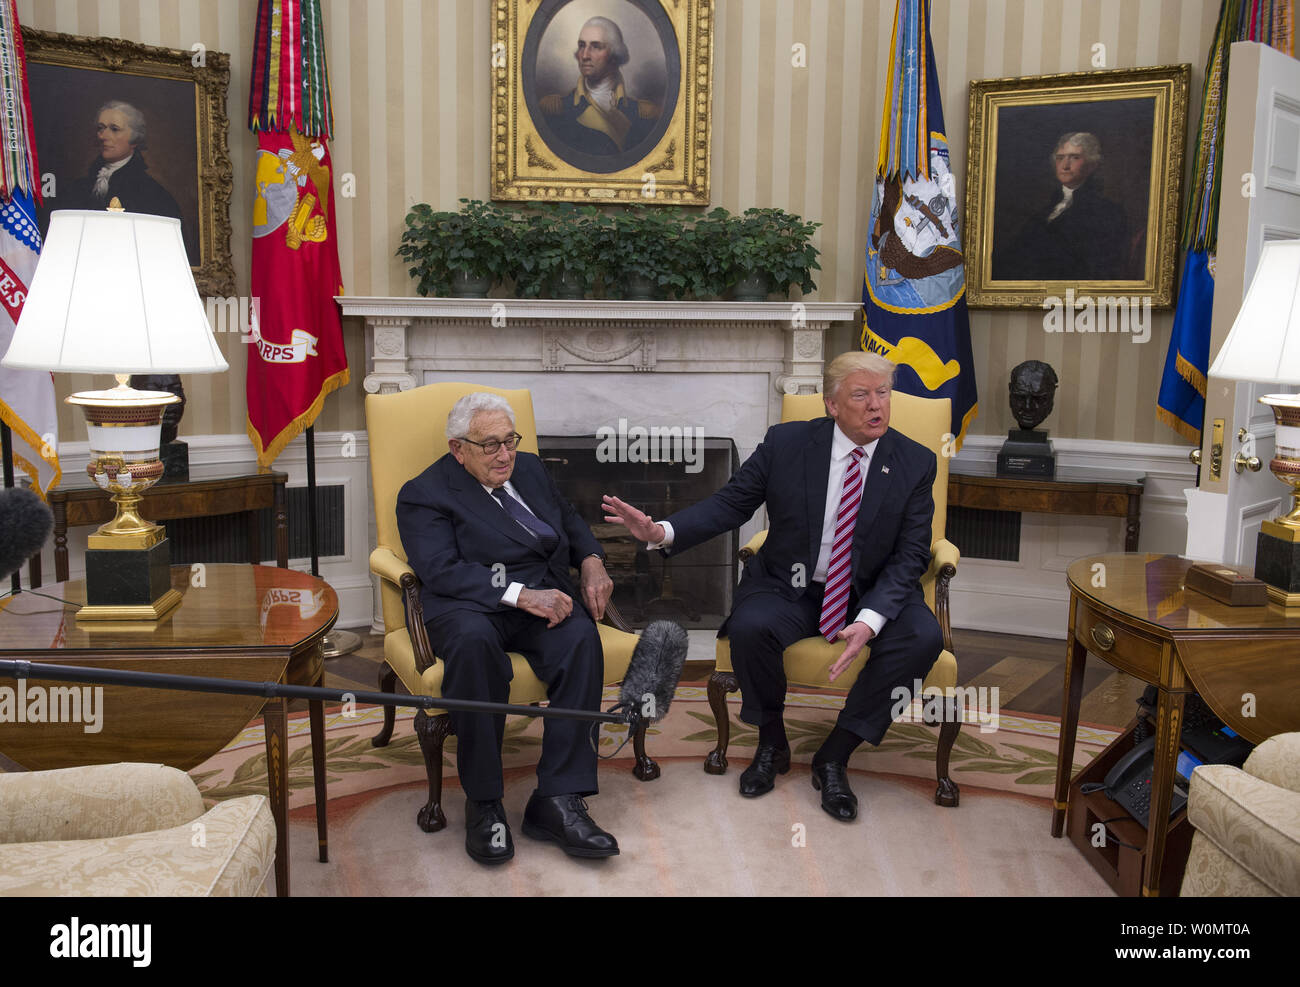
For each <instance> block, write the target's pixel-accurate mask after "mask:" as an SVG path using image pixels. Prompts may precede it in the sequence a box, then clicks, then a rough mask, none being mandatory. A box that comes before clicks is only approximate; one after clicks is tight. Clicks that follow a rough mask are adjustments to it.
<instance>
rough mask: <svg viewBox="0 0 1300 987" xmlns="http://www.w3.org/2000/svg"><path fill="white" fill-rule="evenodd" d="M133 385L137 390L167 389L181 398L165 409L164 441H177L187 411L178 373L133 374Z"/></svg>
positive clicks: (165, 442)
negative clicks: (182, 419)
mask: <svg viewBox="0 0 1300 987" xmlns="http://www.w3.org/2000/svg"><path fill="white" fill-rule="evenodd" d="M131 386H132V387H134V388H135V389H136V390H137V391H166V392H168V393H169V394H175V395H176V396H177V397H178V398H180V402H179V403H177V404H169V405H167V407H166V408H164V409H163V420H162V443H163V445H166V444H167V443H168V442H174V441H176V433H177V431H179V429H180V424H181V415H183V414H184V413H185V388H183V387H181V379H180V377H179V376H177V375H176V374H132V375H131Z"/></svg>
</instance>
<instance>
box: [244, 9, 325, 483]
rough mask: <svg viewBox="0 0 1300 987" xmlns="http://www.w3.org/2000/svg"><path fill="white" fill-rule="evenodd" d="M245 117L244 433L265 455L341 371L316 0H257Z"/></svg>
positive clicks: (274, 451) (261, 457)
mask: <svg viewBox="0 0 1300 987" xmlns="http://www.w3.org/2000/svg"><path fill="white" fill-rule="evenodd" d="M252 62H253V71H252V86H251V89H250V91H249V97H248V126H249V129H250V130H252V131H253V133H255V134H256V135H257V163H256V168H255V176H256V177H255V180H254V187H255V193H254V201H253V251H252V261H253V269H252V282H251V283H252V292H253V299H254V305H253V311H254V312H255V313H256V317H255V326H254V332H253V339H252V342H253V343H254V345H253V346H250V347H249V353H248V377H247V397H248V437H249V438H250V439H251V440H252V442H253V446H254V447H255V448H256V450H257V461H258V463H259V464H260V465H263V466H266V465H269V464H270V463H271V462H273V461H274V460H275V457H276V456H278V455H279V454H280V453H281V451H283V449H284V447H285V446H286V445H288V444H289V442H290V441H291V440H292V439H293V438H294V437H295V436H297V435H298V434H300V433H301V432H302V431H303V430H304V429H307V428H309V427H310V426H311V425H312V423H313V422H314V421H315V420H316V417H317V415H319V414H320V411H321V407H322V405H323V404H324V401H325V397H326V395H328V394H329V393H330V392H331V391H333V390H336V389H337V388H340V387H343V386H344V385H345V384H347V383H348V377H349V375H348V363H347V354H346V353H345V351H344V347H343V326H342V323H341V321H340V319H339V311H338V305H337V304H336V303H335V301H334V296H335V295H339V294H342V293H343V284H342V276H341V273H340V269H339V251H338V236H337V233H336V224H335V215H334V212H335V211H334V173H333V162H332V161H331V158H330V153H329V139H330V138H331V137H332V136H333V114H332V112H331V110H330V94H329V71H328V68H327V66H326V64H325V33H324V28H323V26H322V23H321V11H320V0H259V3H258V9H257V29H256V33H255V35H254V39H253V58H252Z"/></svg>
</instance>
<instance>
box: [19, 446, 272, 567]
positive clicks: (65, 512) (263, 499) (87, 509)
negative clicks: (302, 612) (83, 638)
mask: <svg viewBox="0 0 1300 987" xmlns="http://www.w3.org/2000/svg"><path fill="white" fill-rule="evenodd" d="M288 479H289V477H288V474H286V473H278V472H275V471H270V472H266V473H250V474H248V475H246V476H226V477H221V478H220V479H215V480H184V481H181V482H171V483H168V482H161V483H155V484H154V485H153V486H152V487H150V488H149V489H148V490H146V491H145V492H144V498H143V500H142V501H141V504H140V515H141V517H143V518H145V519H146V520H149V521H154V522H156V523H160V524H161V523H162V522H164V521H171V520H174V519H176V518H196V517H213V516H217V515H223V514H239V515H242V517H243V524H244V535H245V538H246V539H247V542H248V555H249V558H248V561H249V562H252V563H254V564H257V563H260V562H261V561H262V559H261V555H262V538H261V532H260V530H259V529H258V525H257V513H256V512H257V511H260V510H262V509H263V508H267V507H270V508H274V510H275V556H276V564H277V565H279V566H280V567H281V568H287V567H288V565H289V513H288V510H287V509H286V507H285V486H284V485H285V483H286V481H287V480H288ZM49 500H50V510H51V511H52V512H53V513H54V578H55V579H56V580H58V581H59V582H66V581H67V579H68V529H69V528H76V527H80V526H81V525H87V524H103V523H104V522H105V521H111V520H112V519H113V515H114V514H115V513H116V511H117V507H116V505H115V504H114V503H113V501H112V500H110V499H109V495H108V494H107V493H105V492H104V491H103V490H101V489H100V488H99V487H97V486H95V485H94V484H93V483H91V482H90V478H89V477H87V476H84V475H83V476H80V477H72V478H71V479H67V480H65V482H63V483H60V484H59V485H58V486H57V487H55V488H54V489H53V490H51V491H50V493H49ZM34 561H35V562H36V565H37V566H39V559H37V560H34ZM31 578H32V585H33V586H36V587H39V586H40V570H39V568H38V567H34V568H33V569H32V573H31Z"/></svg>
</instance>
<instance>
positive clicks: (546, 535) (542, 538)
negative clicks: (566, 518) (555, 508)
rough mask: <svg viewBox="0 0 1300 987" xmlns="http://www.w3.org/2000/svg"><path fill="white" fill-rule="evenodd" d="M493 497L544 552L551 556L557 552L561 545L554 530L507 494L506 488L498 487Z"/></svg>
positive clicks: (493, 492)
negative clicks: (556, 547)
mask: <svg viewBox="0 0 1300 987" xmlns="http://www.w3.org/2000/svg"><path fill="white" fill-rule="evenodd" d="M492 496H493V497H495V498H496V499H497V500H498V501H500V502H501V506H502V507H504V508H505V509H506V513H507V514H509V515H510V516H511V517H512V518H514V519H515V521H517V522H518V523H519V527H521V528H523V529H524V530H525V531H526V532H528V534H530V535H531V536H532V537H533V538H534V539H535V540H536V541H537V542H538V543H539V544H540V546H541V549H542V551H543V552H545V553H546V554H547V555H550V554H551V553H552V552H553V551H555V546H556V545H558V544H559V543H560V539H559V538H558V537H556V534H555V529H554V528H552V527H551V526H550V525H549V524H547V523H546V522H545V521H543V520H542V519H541V518H539V517H538V516H537V515H535V514H533V513H532V512H531V511H529V510H528V508H526V507H524V505H523V504H521V503H519V501H517V500H515V499H514V498H513V497H511V496H510V495H509V494H508V493H506V489H505V487H497V488H496V489H495V490H493V491H492Z"/></svg>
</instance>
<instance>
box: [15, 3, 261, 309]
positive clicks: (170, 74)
mask: <svg viewBox="0 0 1300 987" xmlns="http://www.w3.org/2000/svg"><path fill="white" fill-rule="evenodd" d="M23 43H24V45H25V46H26V49H27V81H28V89H29V91H30V94H31V101H32V119H33V122H34V124H35V131H36V153H37V163H38V164H39V166H40V169H41V186H42V196H43V198H44V200H45V201H44V204H43V205H42V206H40V207H38V209H37V215H38V220H39V221H40V226H41V234H42V235H44V233H45V230H46V229H47V228H48V226H49V216H50V213H51V212H53V211H54V210H56V209H102V208H105V207H106V205H107V202H108V201H111V200H112V199H113V198H117V199H119V201H120V202H121V204H122V206H123V207H124V208H125V209H127V210H128V211H130V212H143V213H151V214H153V215H158V216H175V217H176V218H178V219H179V220H180V221H181V235H182V238H183V240H184V241H185V250H186V253H188V254H189V258H190V269H191V270H192V271H193V272H194V280H195V282H196V283H197V284H198V289H199V293H200V294H201V295H220V296H226V295H233V294H234V291H235V268H234V265H233V264H232V262H231V257H230V186H231V181H232V177H233V170H232V168H231V164H230V151H229V148H228V146H227V143H226V131H227V126H228V123H227V120H226V91H227V89H228V88H229V86H230V56H229V55H227V54H225V53H224V52H217V51H207V50H202V49H198V50H194V51H181V50H179V49H176V48H157V47H154V46H152V45H143V44H137V43H135V42H133V41H123V40H121V39H118V38H87V37H79V36H77V35H71V34H56V33H54V32H51V31H37V30H33V29H31V28H23Z"/></svg>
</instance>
